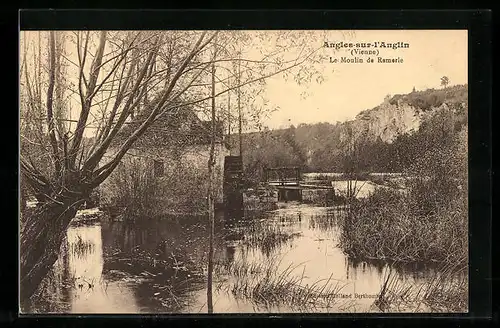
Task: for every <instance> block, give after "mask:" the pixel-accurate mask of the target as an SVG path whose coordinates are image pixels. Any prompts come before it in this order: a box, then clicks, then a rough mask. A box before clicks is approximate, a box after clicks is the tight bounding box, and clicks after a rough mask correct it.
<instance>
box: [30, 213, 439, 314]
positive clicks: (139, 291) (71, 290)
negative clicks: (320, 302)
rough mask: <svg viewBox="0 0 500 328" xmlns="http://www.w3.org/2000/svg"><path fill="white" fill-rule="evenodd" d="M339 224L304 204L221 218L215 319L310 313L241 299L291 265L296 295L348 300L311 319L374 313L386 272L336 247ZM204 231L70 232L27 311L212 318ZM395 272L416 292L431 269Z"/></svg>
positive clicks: (186, 225)
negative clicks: (319, 290)
mask: <svg viewBox="0 0 500 328" xmlns="http://www.w3.org/2000/svg"><path fill="white" fill-rule="evenodd" d="M338 218H339V214H338V213H337V212H336V211H335V210H334V209H332V208H314V207H308V206H302V205H300V206H293V205H289V206H288V207H287V208H282V209H278V210H276V211H273V212H270V213H267V214H265V215H262V216H258V217H255V218H251V217H250V218H248V217H247V218H246V219H240V220H238V219H234V220H230V221H226V222H224V219H223V217H222V216H220V215H219V216H218V218H217V222H218V224H217V225H216V229H215V231H216V234H215V238H214V239H215V259H214V260H215V263H216V270H215V273H214V295H213V299H214V312H215V313H217V312H233V313H234V312H237V313H243V312H296V311H299V312H300V311H306V312H307V311H311V308H310V307H300V306H299V307H298V308H297V307H294V304H293V302H288V303H287V302H284V303H283V304H279V302H278V303H272V304H271V303H269V304H263V302H257V301H256V296H255V294H254V296H252V297H247V296H245V295H242V293H240V292H237V291H238V290H240V289H238V288H240V287H241V286H242V285H241V284H248V288H249V289H251V288H253V287H255V285H257V284H258V283H259V281H260V280H259V279H264V278H266V277H265V274H264V272H265V271H266V268H267V269H269V265H271V264H272V265H274V267H273V272H274V273H277V274H279V273H280V272H285V271H286V270H290V267H291V266H293V267H294V269H293V270H290V272H289V274H288V275H287V276H286V279H292V280H293V279H295V280H294V281H297V282H300V286H299V287H300V288H311V286H314V285H318V284H327V285H328V286H329V287H328V288H330V287H332V286H342V288H341V289H339V290H336V292H337V293H341V294H342V295H344V296H345V295H347V296H348V295H350V297H347V296H346V297H345V299H341V297H340V296H339V300H338V301H336V302H330V303H328V304H329V305H328V306H325V307H323V308H316V309H314V312H321V311H324V312H345V311H353V312H365V311H369V309H370V307H371V306H372V305H373V302H374V298H373V297H371V296H373V295H376V294H378V293H379V291H380V289H381V286H382V284H383V282H384V278H385V275H386V272H387V270H388V269H389V266H388V264H387V263H382V262H359V261H353V260H350V259H348V258H347V257H346V256H345V254H344V253H343V252H342V251H341V249H340V248H339V247H338V241H339V233H340V232H339V230H338V226H337V220H338ZM207 223H208V220H207V219H206V218H204V217H184V218H175V219H174V218H165V219H163V220H144V221H141V222H139V223H134V224H130V223H127V222H109V221H103V222H102V223H100V224H94V225H88V226H78V227H71V228H70V229H69V230H68V233H67V243H66V244H65V246H64V247H63V249H62V250H61V256H60V258H59V260H58V261H57V262H56V264H55V266H54V269H53V270H52V272H51V273H50V275H49V276H48V277H47V279H46V282H45V283H44V286H43V288H41V290H42V292H41V293H40V294H39V295H38V296H37V297H35V301H34V304H31V307H30V308H29V310H28V311H29V312H70V313H168V312H174V313H175V312H183V313H198V312H201V313H203V312H206V311H207V308H206V278H205V277H206V263H207V251H208V224H207ZM266 266H267V267H266ZM245 270H247V271H245ZM396 271H397V274H398V275H399V279H402V280H405V281H410V282H412V283H415V284H417V283H421V282H423V281H425V280H426V279H428V277H429V275H430V274H431V273H432V268H425V267H402V268H398V269H397V270H396ZM245 272H247V273H245ZM245 279H248V280H245ZM266 279H268V280H267V281H268V282H269V278H266ZM282 280H283V281H284V280H285V279H284V278H283V279H282ZM262 281H265V280H262ZM280 283H281V282H280ZM252 284H253V285H252ZM325 286H326V285H325ZM278 287H279V286H278ZM311 290H312V289H311ZM283 292H286V291H283ZM250 294H251V293H249V295H250ZM49 295H52V296H51V297H49ZM356 295H358V296H359V295H365V296H366V297H362V298H359V297H357V296H356ZM329 297H331V296H329Z"/></svg>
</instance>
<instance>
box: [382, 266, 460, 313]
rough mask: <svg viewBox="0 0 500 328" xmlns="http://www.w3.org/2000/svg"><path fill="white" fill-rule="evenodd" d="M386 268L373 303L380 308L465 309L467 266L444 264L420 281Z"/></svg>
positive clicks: (393, 309) (406, 309)
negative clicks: (378, 292)
mask: <svg viewBox="0 0 500 328" xmlns="http://www.w3.org/2000/svg"><path fill="white" fill-rule="evenodd" d="M393 273H394V272H393V271H392V270H389V271H388V274H387V275H386V278H385V280H384V284H383V286H382V288H381V291H380V294H379V296H378V298H377V300H376V301H375V302H374V306H375V307H376V308H377V309H378V310H380V311H382V312H467V309H468V279H467V267H464V266H457V265H444V266H442V267H440V268H439V269H438V270H436V272H435V273H434V274H433V277H432V278H431V279H428V280H426V281H425V282H424V283H421V284H417V285H415V284H413V283H408V282H407V281H401V280H399V279H398V278H397V275H394V274H393Z"/></svg>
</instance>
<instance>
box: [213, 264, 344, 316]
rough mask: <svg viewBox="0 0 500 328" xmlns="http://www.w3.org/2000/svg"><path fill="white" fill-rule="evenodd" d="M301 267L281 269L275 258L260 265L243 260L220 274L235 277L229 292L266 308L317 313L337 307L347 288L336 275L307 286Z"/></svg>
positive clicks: (225, 268) (223, 266)
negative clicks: (341, 295) (341, 294)
mask: <svg viewBox="0 0 500 328" xmlns="http://www.w3.org/2000/svg"><path fill="white" fill-rule="evenodd" d="M301 266H302V264H298V265H293V264H290V265H288V266H287V267H286V268H285V269H280V267H281V260H278V258H277V257H273V258H272V259H270V260H269V261H265V262H258V263H250V262H247V261H246V260H241V259H240V260H237V261H234V262H231V263H225V264H222V265H219V266H218V267H217V271H218V273H220V274H226V275H228V274H229V275H230V276H231V280H230V283H226V284H223V285H221V286H226V291H227V292H229V293H231V294H233V295H234V297H236V298H245V299H249V300H251V301H253V302H254V303H255V304H257V305H260V306H263V307H266V308H270V307H273V306H283V305H286V306H288V307H290V308H293V309H298V310H300V311H313V310H314V309H320V308H323V309H329V308H331V307H332V306H334V305H336V304H337V303H338V302H339V298H338V297H337V296H338V294H339V293H340V292H341V291H342V289H343V288H344V286H345V285H344V284H343V283H341V282H339V281H336V280H334V279H332V276H330V277H329V278H328V279H321V280H317V281H316V282H314V283H312V284H305V283H304V279H305V275H304V273H305V271H304V270H305V267H304V269H303V270H302V272H301V273H300V271H299V268H300V267H301Z"/></svg>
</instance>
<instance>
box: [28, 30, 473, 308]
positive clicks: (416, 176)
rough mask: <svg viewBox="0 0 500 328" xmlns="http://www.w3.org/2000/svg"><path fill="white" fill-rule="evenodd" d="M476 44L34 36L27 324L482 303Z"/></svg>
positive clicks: (427, 33) (455, 33) (343, 38)
mask: <svg viewBox="0 0 500 328" xmlns="http://www.w3.org/2000/svg"><path fill="white" fill-rule="evenodd" d="M467 49H468V33H467V30H403V29H401V30H57V31H54V30H21V31H20V33H19V153H20V155H19V172H20V173H19V312H20V314H119V313H121V314H125V313H126V314H207V313H208V314H224V313H264V314H266V313H280V314H286V313H379V314H381V313H468V312H469V270H468V264H469V258H468V257H469V255H468V254H469V240H468V235H469V231H468V226H469V219H468V218H469V206H468V191H469V188H468V76H467V74H468V52H467ZM471 58H472V57H471Z"/></svg>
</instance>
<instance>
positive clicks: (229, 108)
mask: <svg viewBox="0 0 500 328" xmlns="http://www.w3.org/2000/svg"><path fill="white" fill-rule="evenodd" d="M227 137H228V140H229V141H231V139H230V138H231V91H229V92H228V93H227Z"/></svg>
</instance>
